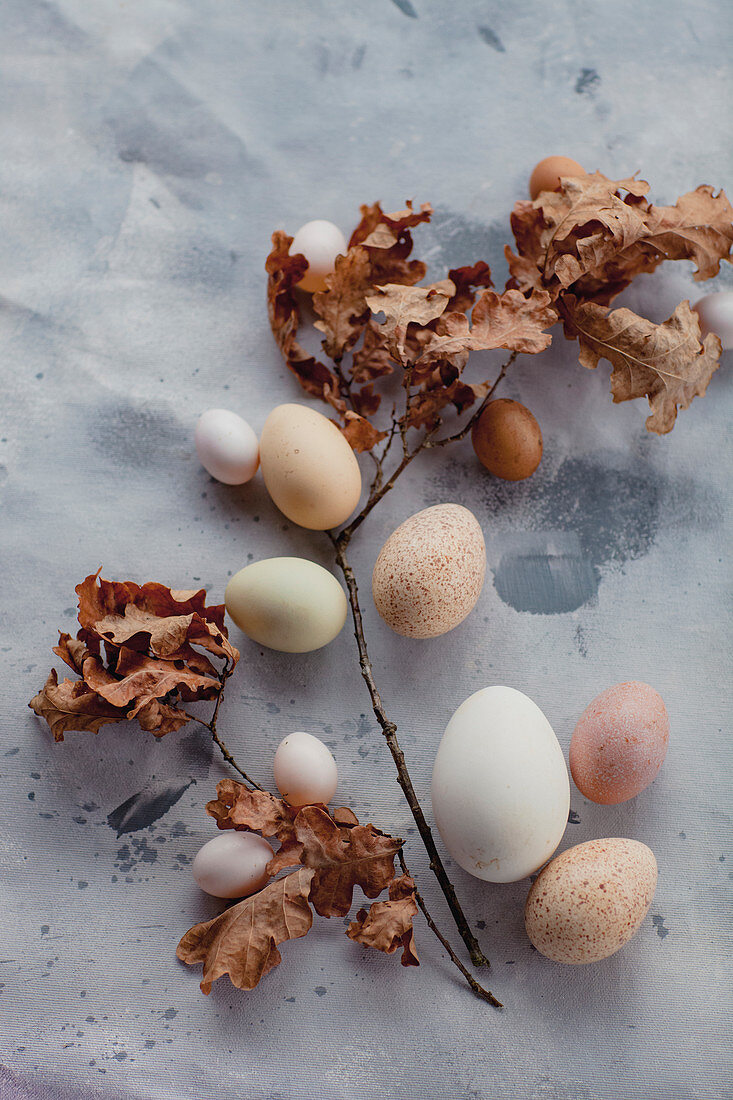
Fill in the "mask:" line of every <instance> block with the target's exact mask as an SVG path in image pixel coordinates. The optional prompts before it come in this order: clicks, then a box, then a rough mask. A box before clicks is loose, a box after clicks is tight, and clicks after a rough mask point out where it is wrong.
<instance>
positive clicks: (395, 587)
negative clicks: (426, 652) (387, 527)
mask: <svg viewBox="0 0 733 1100" xmlns="http://www.w3.org/2000/svg"><path fill="white" fill-rule="evenodd" d="M485 571H486V546H485V544H484V536H483V533H482V531H481V528H480V526H479V524H478V521H477V519H476V517H475V516H474V515H473V513H472V512H469V510H468V508H463V507H462V506H461V505H460V504H436V505H435V507H433V508H425V509H424V510H423V511H422V512H417V513H416V514H415V515H414V516H410V518H409V519H406V520H405V522H404V523H402V524H400V526H399V527H398V528H397V530H396V531H394V532H393V533H392V534H391V535H390V537H389V538H388V539H387V541H386V542H385V544H384V546H383V547H382V549H381V550H380V552H379V557H378V558H377V561H376V564H375V566H374V573H373V575H372V593H373V595H374V603H375V604H376V606H377V611H378V612H379V614H380V615H381V616H382V618H383V619H384V621H385V622H386V623H387V625H388V626H391V627H392V629H393V630H394V631H395V632H396V633H397V634H402V635H404V636H406V637H408V638H435V637H437V636H438V635H439V634H445V633H447V631H449V630H453V628H454V627H456V626H458V624H459V623H462V622H463V620H464V619H465V618H466V616H467V615H468V614H469V613H470V612H471V611H472V610H473V608H474V607H475V605H476V601H477V600H478V598H479V595H480V594H481V588H482V586H483V583H484V573H485Z"/></svg>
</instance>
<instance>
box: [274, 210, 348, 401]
mask: <svg viewBox="0 0 733 1100" xmlns="http://www.w3.org/2000/svg"><path fill="white" fill-rule="evenodd" d="M292 243H293V238H292V237H288V235H287V233H282V232H280V231H279V230H278V231H276V232H275V233H273V235H272V245H273V247H272V252H271V253H270V255H269V256H268V257H267V262H266V264H265V268H266V270H267V274H268V280H267V309H268V315H269V318H270V328H271V329H272V334H273V336H274V337H275V340H276V341H277V345H278V347H279V348H280V351H281V352H282V355H283V359H284V360H285V362H286V364H287V366H288V367H289V369H290V370H291V371H292V372H293V374H294V375H295V376H296V378H297V379H298V381H299V382H300V384H301V386H302V387H303V389H304V390H305V391H306V393H310V394H312V395H313V396H314V397H320V398H321V399H322V400H323V401H326V402H328V404H329V405H332V406H333V407H334V408H335V409H338V410H339V412H343V410H344V409H345V407H346V406H345V404H344V402H343V400H342V399H341V397H340V396H339V394H340V390H339V382H338V378H337V377H336V375H335V374H334V373H333V371H331V370H329V368H328V367H327V366H326V365H325V364H324V363H321V362H319V360H317V359H315V358H314V357H313V356H312V355H309V354H308V353H307V351H306V350H305V349H304V348H303V347H301V345H300V344H299V343H298V340H297V333H298V328H299V326H300V307H299V306H298V301H297V298H296V297H295V287H296V284H297V283H298V282H299V280H300V279H301V278H302V277H303V274H304V272H305V270H306V267H307V266H308V265H307V261H306V259H305V257H304V256H299V255H296V256H291V255H290V253H289V249H290V245H291V244H292Z"/></svg>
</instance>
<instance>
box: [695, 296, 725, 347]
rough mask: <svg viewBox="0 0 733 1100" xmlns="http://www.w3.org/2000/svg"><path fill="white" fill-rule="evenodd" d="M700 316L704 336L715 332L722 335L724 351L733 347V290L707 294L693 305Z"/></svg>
mask: <svg viewBox="0 0 733 1100" xmlns="http://www.w3.org/2000/svg"><path fill="white" fill-rule="evenodd" d="M692 308H693V309H694V310H695V312H696V313H697V315H698V317H699V318H700V328H701V330H702V334H703V337H705V336H707V335H708V333H709V332H714V333H715V334H716V336H719V337H720V342H721V344H722V345H723V350H724V351H730V350H731V348H733V290H720V291H718V293H717V294H706V295H705V297H704V298H701V299H700V301H699V302H695V304H694V306H693V307H692Z"/></svg>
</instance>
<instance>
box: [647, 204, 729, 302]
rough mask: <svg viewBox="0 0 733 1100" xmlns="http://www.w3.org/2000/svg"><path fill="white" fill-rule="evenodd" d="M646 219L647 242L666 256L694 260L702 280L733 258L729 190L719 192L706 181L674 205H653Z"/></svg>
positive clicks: (715, 273) (672, 258)
mask: <svg viewBox="0 0 733 1100" xmlns="http://www.w3.org/2000/svg"><path fill="white" fill-rule="evenodd" d="M646 220H647V223H648V229H647V232H646V234H645V235H644V238H643V243H644V245H646V246H648V247H650V248H653V249H655V250H658V252H659V253H660V259H662V260H693V261H694V262H695V263H696V264H697V270H696V271H695V274H694V278H695V279H696V280H697V281H698V282H699V281H701V280H703V279H712V278H713V276H715V275H717V274H718V272H719V271H720V261H721V260H727V261H728V262H729V263H730V262H731V256H730V252H731V247H733V207H732V206H731V204H730V202H729V201H728V197H727V195H726V193H725V191H719V192H718V194H717V195H716V194H715V193H714V189H713V188H712V187H709V186H708V185H707V184H703V185H702V186H700V187H697V188H696V189H695V190H694V191H689V192H688V193H687V194H686V195H682V197H681V198H679V199H678V200H677V202H676V203H675V205H674V206H652V207H651V208H650V210H649V213H648V215H647V219H646Z"/></svg>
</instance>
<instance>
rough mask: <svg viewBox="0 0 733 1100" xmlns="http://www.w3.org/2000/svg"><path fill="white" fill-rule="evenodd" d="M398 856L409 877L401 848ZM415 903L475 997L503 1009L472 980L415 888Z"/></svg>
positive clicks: (492, 996)
mask: <svg viewBox="0 0 733 1100" xmlns="http://www.w3.org/2000/svg"><path fill="white" fill-rule="evenodd" d="M398 856H399V860H400V866H401V867H402V871H403V874H405V875H409V874H410V872H409V871H408V869H407V864H406V863H405V857H404V855H403V853H402V849H401V848H400V850H399V852H398ZM410 878H412V876H411V875H410ZM413 881H414V879H413ZM415 901H416V902H417V904H418V905H419V907H420V909H421V910H422V914H423V916H424V917H425V920H426V921H427V925H428V928H429V929H430V931H431V932H433V933H434V934H435V935H436V936H437V937H438V939H439V940H440V942H441V943H442V945H443V947H444V948H445V950H446V951H447V952H448V958H449V959H450V960H451V962H452V963H453V964H454V966H457V967H458V969H459V970H460V972H461V974H463V977H464V978H465V979H466V981H467V982H468V984H469V986H470V987H471V989H472V990H473V992H474V993H475V994H476V996H477V997H479V998H480V999H481V1000H482V1001H486V1003H487V1004H490V1005H493V1007H494V1008H503V1007H504V1006H503V1004H502V1003H501V1001H498V1000H497V999H496V997H495V996H494V994H493V993H492V992H491V991H490V990H488V989H485V988H484V986H482V985H481V984H480V983H479V982H477V981H476V979H475V978H474V976H473V974H471V973H469V971H468V970H467V969H466V967H465V966H464V965H463V963H462V962H461V960H460V959H459V958H458V956H457V955H456V953H455V951H454V950H453V948H452V947H451V945H450V944H449V943H448V940H447V939H446V938H445V936H444V935H443V933H442V932H441V931H440V929H439V928H438V926H437V924H436V923H435V921H434V920H433V918H432V917H431V916H430V913H429V912H428V907H427V905H426V904H425V899H424V898H423V896H422V894H421V893H420V891H419V890H418V888H417V887H415Z"/></svg>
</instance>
